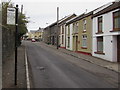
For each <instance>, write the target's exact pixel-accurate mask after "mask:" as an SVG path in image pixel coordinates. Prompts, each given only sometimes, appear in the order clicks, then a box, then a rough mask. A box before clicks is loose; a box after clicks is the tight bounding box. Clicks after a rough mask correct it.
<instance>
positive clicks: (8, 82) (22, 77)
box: [2, 45, 27, 90]
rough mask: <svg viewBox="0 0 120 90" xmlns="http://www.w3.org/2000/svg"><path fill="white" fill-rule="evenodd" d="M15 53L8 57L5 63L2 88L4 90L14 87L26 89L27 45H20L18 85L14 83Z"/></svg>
mask: <svg viewBox="0 0 120 90" xmlns="http://www.w3.org/2000/svg"><path fill="white" fill-rule="evenodd" d="M14 65H15V63H14V54H12V55H11V56H10V57H7V58H6V60H5V62H4V63H3V68H2V70H3V72H2V73H3V74H2V75H3V76H2V88H3V90H4V89H5V90H6V89H9V88H12V89H13V88H14V89H15V90H16V89H18V88H24V89H26V87H27V85H26V71H25V70H26V69H25V46H23V45H21V46H20V47H18V62H17V72H18V73H17V77H18V78H17V85H16V86H15V85H14V69H15V68H14Z"/></svg>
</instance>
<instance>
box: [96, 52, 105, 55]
mask: <svg viewBox="0 0 120 90" xmlns="http://www.w3.org/2000/svg"><path fill="white" fill-rule="evenodd" d="M94 53H95V54H102V55H105V53H103V52H94Z"/></svg>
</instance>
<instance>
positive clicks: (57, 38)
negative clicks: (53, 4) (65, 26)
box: [57, 7, 59, 49]
mask: <svg viewBox="0 0 120 90" xmlns="http://www.w3.org/2000/svg"><path fill="white" fill-rule="evenodd" d="M58 21H59V7H57V49H58V48H59V46H58V43H59V41H58V39H59V34H58V29H59V26H58Z"/></svg>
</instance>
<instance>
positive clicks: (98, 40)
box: [97, 36, 103, 53]
mask: <svg viewBox="0 0 120 90" xmlns="http://www.w3.org/2000/svg"><path fill="white" fill-rule="evenodd" d="M101 38H102V39H101ZM101 41H102V43H103V36H100V37H97V52H99V53H103V48H102V51H99V50H98V42H101ZM102 47H103V44H102Z"/></svg>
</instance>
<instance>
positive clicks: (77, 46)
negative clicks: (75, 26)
mask: <svg viewBox="0 0 120 90" xmlns="http://www.w3.org/2000/svg"><path fill="white" fill-rule="evenodd" d="M75 44H76V51H78V36H76V43H75Z"/></svg>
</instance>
